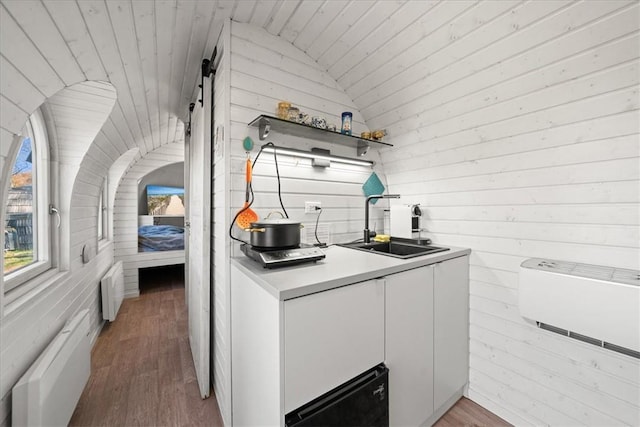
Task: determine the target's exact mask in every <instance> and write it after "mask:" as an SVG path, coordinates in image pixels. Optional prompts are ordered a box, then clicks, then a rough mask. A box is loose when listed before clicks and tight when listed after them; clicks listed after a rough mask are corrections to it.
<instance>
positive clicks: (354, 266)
mask: <svg viewBox="0 0 640 427" xmlns="http://www.w3.org/2000/svg"><path fill="white" fill-rule="evenodd" d="M449 248H450V249H449V250H448V251H445V252H438V253H435V254H432V255H425V256H419V257H415V258H410V259H399V258H394V257H390V256H385V255H380V254H375V253H369V252H364V251H359V250H355V249H350V248H344V247H340V246H330V247H328V248H326V249H322V250H323V251H324V253H325V254H326V258H325V259H323V260H321V261H317V262H315V263H306V264H299V265H293V266H290V267H280V268H274V269H267V268H263V267H262V266H261V265H260V264H258V263H257V262H255V261H253V260H251V259H249V258H247V257H246V256H244V255H242V256H237V257H233V258H231V263H232V264H233V265H235V266H237V267H238V268H239V269H240V270H241V271H242V272H244V273H245V274H246V275H247V276H249V277H250V278H252V279H253V280H254V281H255V282H256V283H257V284H258V285H260V286H262V287H263V288H264V289H265V290H266V291H267V292H269V293H270V294H271V295H273V296H274V297H275V298H277V299H279V300H288V299H291V298H297V297H301V296H304V295H309V294H313V293H316V292H322V291H326V290H328V289H333V288H338V287H340V286H344V285H350V284H353V283H358V282H363V281H365V280H370V279H375V278H378V277H383V276H387V275H389V274H393V273H399V272H401V271H405V270H411V269H413V268H418V267H423V266H425V265H429V264H435V263H437V262H440V261H445V260H448V259H451V258H457V257H461V256H465V255H469V254H470V253H471V250H470V249H464V248H454V247H450V246H449ZM231 287H232V288H233V283H231Z"/></svg>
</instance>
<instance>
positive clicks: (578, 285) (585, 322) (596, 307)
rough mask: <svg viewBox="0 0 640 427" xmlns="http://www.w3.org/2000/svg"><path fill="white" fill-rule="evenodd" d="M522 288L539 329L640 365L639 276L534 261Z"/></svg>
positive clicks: (523, 305) (525, 311) (526, 265)
mask: <svg viewBox="0 0 640 427" xmlns="http://www.w3.org/2000/svg"><path fill="white" fill-rule="evenodd" d="M518 286H519V288H518V300H519V301H518V306H519V309H520V314H521V315H522V317H525V318H527V319H530V320H533V321H535V322H536V324H537V325H538V327H540V328H542V329H545V330H548V331H551V332H555V333H559V334H562V335H565V336H567V337H569V338H573V339H577V340H580V341H583V342H586V343H590V344H594V345H598V346H600V347H603V348H605V349H608V350H612V351H616V352H618V353H622V354H625V355H627V356H631V357H635V358H638V359H640V309H639V304H640V271H637V270H627V269H621V268H613V267H603V266H598V265H589V264H578V263H572V262H566V261H556V260H548V259H540V258H532V259H528V260H526V261H524V262H523V263H522V264H521V265H520V274H519V285H518Z"/></svg>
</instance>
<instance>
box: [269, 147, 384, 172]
mask: <svg viewBox="0 0 640 427" xmlns="http://www.w3.org/2000/svg"><path fill="white" fill-rule="evenodd" d="M262 151H263V152H265V153H273V152H274V147H264V148H263V149H262ZM275 151H276V153H277V154H285V155H287V156H296V157H304V158H307V159H322V160H329V161H331V162H337V163H346V164H348V165H357V166H369V167H371V166H373V165H374V162H373V161H371V160H359V159H350V158H349V157H340V156H334V155H325V154H318V153H312V152H309V151H302V150H296V149H294V148H281V147H275Z"/></svg>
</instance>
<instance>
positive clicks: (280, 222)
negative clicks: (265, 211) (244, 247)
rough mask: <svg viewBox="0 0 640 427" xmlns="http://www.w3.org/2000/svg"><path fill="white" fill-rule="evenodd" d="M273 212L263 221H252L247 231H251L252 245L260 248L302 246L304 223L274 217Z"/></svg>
mask: <svg viewBox="0 0 640 427" xmlns="http://www.w3.org/2000/svg"><path fill="white" fill-rule="evenodd" d="M274 213H277V214H280V215H282V213H280V212H271V213H270V214H269V215H268V216H267V218H265V219H263V220H262V221H256V222H252V223H251V227H249V228H247V229H246V231H249V232H250V233H251V246H253V247H254V248H258V249H290V248H297V247H298V246H300V229H301V228H302V224H301V223H300V222H298V221H294V220H292V219H287V218H284V215H282V218H274V219H271V215H272V214H274Z"/></svg>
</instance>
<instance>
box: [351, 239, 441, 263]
mask: <svg viewBox="0 0 640 427" xmlns="http://www.w3.org/2000/svg"><path fill="white" fill-rule="evenodd" d="M403 240H404V239H403ZM338 246H342V247H345V248H351V249H357V250H359V251H367V252H372V253H375V254H380V255H386V256H391V257H394V258H402V259H407V258H414V257H418V256H423V255H430V254H435V253H437V252H444V251H448V250H449V248H442V247H439V246H431V245H425V244H421V243H418V242H411V243H409V242H407V241H406V240H405V241H402V242H398V241H394V240H393V238H392V239H391V241H390V242H386V243H381V242H370V243H362V242H360V243H345V244H341V245H338Z"/></svg>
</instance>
